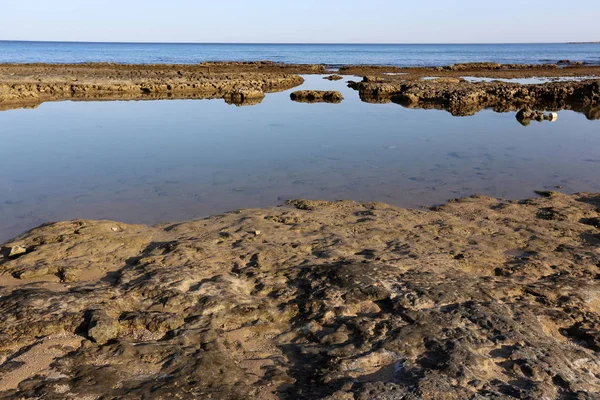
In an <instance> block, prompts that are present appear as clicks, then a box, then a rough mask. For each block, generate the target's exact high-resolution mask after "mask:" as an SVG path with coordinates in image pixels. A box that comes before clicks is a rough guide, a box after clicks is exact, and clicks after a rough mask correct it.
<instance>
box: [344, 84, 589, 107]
mask: <svg viewBox="0 0 600 400" xmlns="http://www.w3.org/2000/svg"><path fill="white" fill-rule="evenodd" d="M349 86H350V87H352V88H354V89H356V90H358V91H359V95H360V97H361V99H363V100H365V101H375V102H380V101H381V100H382V99H388V100H389V101H393V102H396V103H399V104H402V105H405V106H407V107H410V108H441V109H446V110H448V111H449V112H450V113H452V114H453V115H457V116H466V115H473V114H475V113H477V112H478V111H481V110H483V109H485V108H493V109H496V110H515V109H516V110H518V109H521V108H532V109H536V108H537V109H549V110H559V109H564V108H567V109H569V108H583V107H596V106H597V105H598V104H600V80H587V81H582V82H550V83H544V84H537V85H521V84H517V83H504V82H482V83H468V82H436V81H382V82H372V80H371V79H364V80H363V81H362V82H350V84H349Z"/></svg>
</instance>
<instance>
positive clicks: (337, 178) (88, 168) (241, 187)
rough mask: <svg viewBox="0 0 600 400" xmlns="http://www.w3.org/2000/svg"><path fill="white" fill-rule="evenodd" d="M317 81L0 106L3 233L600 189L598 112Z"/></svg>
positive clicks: (246, 53) (249, 50)
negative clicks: (541, 114)
mask: <svg viewBox="0 0 600 400" xmlns="http://www.w3.org/2000/svg"><path fill="white" fill-rule="evenodd" d="M599 51H600V45H591V44H590V45H566V44H544V45H533V44H532V45H188V44H173V45H171V44H169V45H164V44H86V43H22V42H0V62H54V63H61V62H66V63H72V62H91V61H103V62H122V63H198V62H202V61H208V60H273V61H279V62H287V63H322V64H327V65H330V66H334V65H345V64H387V65H439V64H452V63H457V62H470V61H497V62H510V63H534V62H539V63H542V62H556V61H557V60H559V59H571V60H577V61H584V62H587V63H590V64H591V63H597V62H598V61H599V60H600V58H599ZM304 78H305V82H304V84H302V85H301V86H300V87H298V88H294V89H291V90H286V91H283V92H279V93H271V94H267V96H266V97H265V99H264V100H263V101H262V102H260V103H259V104H256V105H252V106H246V107H238V106H235V105H230V104H227V103H225V101H223V100H222V99H216V100H177V99H173V100H148V101H57V102H46V103H42V104H41V105H39V106H37V107H35V108H23V109H11V110H5V111H0V141H1V142H2V145H1V146H0V171H2V189H1V190H0V243H1V242H3V241H5V240H8V239H10V238H12V237H15V236H17V235H19V234H21V233H23V232H25V231H26V230H28V229H31V228H33V227H35V226H38V225H40V224H43V223H46V222H50V221H60V220H70V219H74V218H86V219H109V220H116V221H123V222H128V223H145V224H157V223H163V222H172V221H181V220H189V219H195V218H202V217H206V216H209V215H213V214H218V213H222V212H227V211H230V210H235V209H239V208H248V207H270V206H278V205H282V204H283V203H284V202H285V200H287V199H292V198H310V199H325V200H336V199H352V200H357V201H381V202H385V203H389V204H393V205H397V206H402V207H411V208H420V207H426V206H431V205H434V204H440V203H444V202H446V201H447V200H448V199H451V198H457V197H464V196H470V195H473V194H484V195H488V196H493V197H498V198H506V199H524V198H529V197H534V196H536V194H535V191H536V190H559V191H563V192H567V193H575V192H580V191H587V192H600V179H598V177H600V120H598V119H596V118H597V117H598V115H600V113H599V112H598V110H593V109H590V110H587V111H586V112H575V111H572V110H562V111H559V112H558V120H556V121H554V122H549V121H544V122H535V121H534V122H532V123H531V124H530V125H528V126H523V125H521V124H520V123H519V122H518V121H517V120H516V118H515V114H516V112H515V111H512V112H502V113H501V112H496V111H494V110H491V109H488V110H483V111H481V112H478V113H476V114H475V115H473V116H469V117H455V116H453V115H451V114H450V113H449V112H447V111H444V110H435V109H410V108H405V107H403V106H401V105H399V104H394V103H388V104H371V103H365V102H362V101H361V100H360V98H359V96H358V93H357V92H356V91H354V90H352V89H350V88H349V87H348V86H347V83H346V82H347V81H348V80H356V79H357V77H355V76H344V79H343V80H340V81H329V80H324V79H323V76H319V75H308V76H304ZM358 79H360V77H358ZM523 83H537V81H535V80H532V79H529V80H527V82H523ZM298 89H315V90H337V91H340V92H341V93H342V94H343V96H344V100H343V101H342V102H341V103H339V104H322V103H320V104H306V103H296V102H293V101H291V100H290V93H291V92H292V91H293V90H298ZM0 105H1V104H0ZM0 109H1V107H0Z"/></svg>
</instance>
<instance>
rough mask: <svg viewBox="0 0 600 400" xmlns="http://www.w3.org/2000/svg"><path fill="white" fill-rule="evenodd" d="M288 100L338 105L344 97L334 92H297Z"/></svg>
mask: <svg viewBox="0 0 600 400" xmlns="http://www.w3.org/2000/svg"><path fill="white" fill-rule="evenodd" d="M290 98H291V99H292V100H293V101H297V102H301V103H340V102H341V101H342V100H344V96H342V94H341V93H340V92H338V91H334V90H298V91H295V92H293V93H292V94H291V95H290Z"/></svg>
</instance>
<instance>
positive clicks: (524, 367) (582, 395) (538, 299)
mask: <svg viewBox="0 0 600 400" xmlns="http://www.w3.org/2000/svg"><path fill="white" fill-rule="evenodd" d="M540 195H541V197H539V198H534V199H531V200H525V201H505V200H498V199H493V198H488V197H481V196H475V197H471V198H465V199H460V200H455V201H452V202H450V203H448V204H446V205H443V206H439V207H434V208H432V209H430V210H406V209H401V208H397V207H392V206H388V205H385V204H380V203H355V202H350V201H338V202H326V201H308V200H295V201H290V202H289V203H288V206H287V207H280V208H271V209H254V210H242V211H236V212H232V213H227V214H223V215H218V216H214V217H210V218H207V219H203V220H199V221H193V222H184V223H177V224H164V225H160V226H156V227H147V226H140V225H128V224H123V223H118V222H111V221H84V220H75V221H68V222H59V223H53V224H47V225H44V226H42V227H40V228H37V229H34V230H32V231H31V232H29V233H26V234H24V235H22V236H20V237H19V238H16V239H15V240H13V241H11V242H9V243H6V244H5V245H4V246H3V250H2V252H1V254H2V258H0V273H1V275H0V313H1V315H2V318H1V319H0V371H1V374H0V398H3V399H15V398H22V399H25V398H28V399H29V398H31V399H33V398H48V399H55V398H56V399H58V398H60V399H70V398H71V399H80V398H90V399H91V398H117V397H118V398H153V399H171V398H202V399H233V398H240V399H242V398H244V399H246V398H253V399H277V398H282V399H355V400H359V399H365V400H366V399H457V400H458V399H484V398H485V399H488V398H494V399H507V400H508V399H514V398H520V399H543V398H548V399H556V398H564V399H566V398H573V399H589V400H591V399H595V398H598V396H600V280H599V277H600V270H599V266H600V253H599V252H598V248H599V245H600V213H599V211H600V195H598V194H577V195H572V196H568V195H563V194H559V193H554V192H541V193H540ZM23 250H24V251H23Z"/></svg>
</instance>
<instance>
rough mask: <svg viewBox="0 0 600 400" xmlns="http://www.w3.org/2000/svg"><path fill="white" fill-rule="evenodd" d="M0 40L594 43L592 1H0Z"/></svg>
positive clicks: (599, 2) (596, 2)
mask: <svg viewBox="0 0 600 400" xmlns="http://www.w3.org/2000/svg"><path fill="white" fill-rule="evenodd" d="M0 40H59V41H62V40H64V41H122V42H127V41H133V42H135V41H138V42H267V43H280V42H281V43H290V42H293V43H321V42H322V43H344V42H345V43H473V42H476V43H485V42H565V41H600V0H572V1H559V0H545V1H542V0H518V1H517V0H500V1H493V2H490V1H489V0H454V1H449V0H416V1H402V0H368V1H366V0H363V1H358V0H302V1H295V0H220V1H219V0H217V1H212V0H211V1H204V0H1V1H0Z"/></svg>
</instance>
